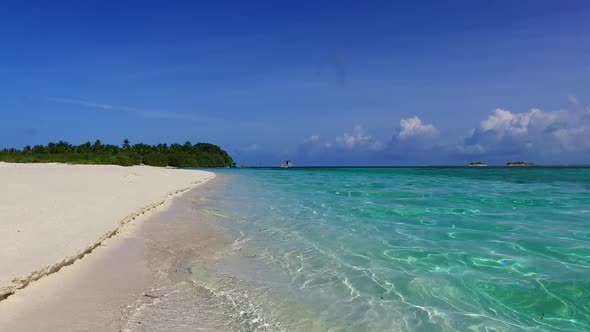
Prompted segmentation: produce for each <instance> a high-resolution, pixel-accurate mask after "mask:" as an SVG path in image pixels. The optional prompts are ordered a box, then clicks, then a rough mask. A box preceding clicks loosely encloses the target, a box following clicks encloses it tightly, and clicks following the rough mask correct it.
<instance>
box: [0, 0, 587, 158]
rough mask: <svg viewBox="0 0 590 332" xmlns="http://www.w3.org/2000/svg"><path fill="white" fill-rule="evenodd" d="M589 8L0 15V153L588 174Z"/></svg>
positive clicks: (215, 7)
mask: <svg viewBox="0 0 590 332" xmlns="http://www.w3.org/2000/svg"><path fill="white" fill-rule="evenodd" d="M588 17H590V4H588V2H587V1H445V2H442V1H432V2H429V1H420V2H417V1H416V2H413V1H412V2H409V1H408V2H407V3H399V2H396V1H368V2H361V1H354V2H353V1H333V2H331V1H314V2H295V1H292V2H287V1H272V2H259V1H256V2H245V1H239V2H225V1H218V2H211V3H210V4H203V2H194V1H192V2H189V1H187V2H174V3H173V2H172V1H161V2H153V1H137V2H133V1H126V2H125V3H124V4H122V2H109V1H84V2H57V1H56V2H38V4H34V3H33V2H29V3H28V4H26V5H25V4H21V2H16V1H14V2H10V3H9V4H3V8H2V11H1V13H0V41H1V42H2V48H1V50H2V51H1V52H0V101H1V102H2V104H1V105H0V112H1V114H2V117H1V119H2V120H0V146H1V147H22V146H24V145H32V144H39V143H46V142H48V141H50V140H53V141H56V140H67V141H69V142H70V143H75V144H79V143H82V142H85V141H88V140H89V141H93V140H95V139H97V138H99V139H101V140H102V141H104V142H108V143H116V144H120V142H122V141H123V139H124V138H129V139H130V140H131V141H132V142H145V143H159V142H168V143H171V142H184V141H187V140H190V141H192V142H199V141H205V142H211V143H215V144H219V145H221V146H222V147H223V148H225V149H226V150H228V151H229V152H230V154H231V155H232V156H234V158H235V159H236V160H237V161H238V162H239V163H243V164H247V165H258V164H265V165H276V164H279V163H280V162H281V160H283V159H293V160H294V162H295V164H296V165H344V164H346V165H409V164H420V165H421V164H463V163H465V162H468V161H472V160H482V161H487V162H490V163H504V162H506V161H508V160H514V159H518V160H521V159H526V160H532V161H536V162H539V163H559V164H561V163H590V93H589V92H590V84H589V83H590V20H589V19H588Z"/></svg>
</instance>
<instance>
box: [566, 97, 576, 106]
mask: <svg viewBox="0 0 590 332" xmlns="http://www.w3.org/2000/svg"><path fill="white" fill-rule="evenodd" d="M567 100H569V101H570V103H572V104H577V103H578V98H576V96H574V95H569V96H567Z"/></svg>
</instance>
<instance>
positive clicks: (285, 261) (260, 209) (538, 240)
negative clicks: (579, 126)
mask: <svg viewBox="0 0 590 332" xmlns="http://www.w3.org/2000/svg"><path fill="white" fill-rule="evenodd" d="M224 173H225V174H226V176H227V177H228V179H229V181H226V182H224V184H222V185H220V186H219V188H217V191H216V192H215V194H214V196H215V197H213V199H212V200H210V201H209V203H208V204H209V205H210V206H207V209H208V210H207V211H210V212H211V215H213V216H215V218H216V220H217V221H218V222H219V223H221V224H222V225H224V226H225V227H227V228H230V229H232V230H234V231H236V232H237V233H239V234H242V237H241V239H242V240H241V241H240V242H239V248H238V249H237V250H235V251H234V252H233V254H231V255H226V256H223V257H222V258H220V260H219V261H218V262H217V263H216V265H215V267H214V270H215V273H216V275H217V276H224V277H223V278H232V280H234V281H233V282H232V283H227V282H221V283H218V284H216V285H217V286H215V287H218V288H211V285H209V286H207V287H209V288H207V289H209V290H211V289H214V290H211V291H212V292H217V293H216V294H219V292H221V293H224V292H225V293H224V294H234V295H232V296H235V297H236V298H239V299H241V300H240V301H242V302H240V301H237V302H236V305H238V303H242V304H241V305H243V306H245V307H246V308H255V309H256V310H254V311H253V312H256V315H257V316H256V317H258V318H252V317H254V316H248V317H247V318H248V319H246V321H248V320H250V321H252V320H253V319H254V320H256V319H258V320H256V322H264V323H261V324H259V325H256V324H254V325H243V324H242V325H240V324H238V323H235V322H234V323H235V324H237V325H234V326H240V327H239V328H238V330H244V331H247V330H251V331H258V330H260V331H262V330H264V329H265V328H270V329H269V330H273V329H274V330H278V329H279V328H280V329H284V330H288V331H383V330H404V331H466V330H473V331H523V330H534V331H545V330H546V331H557V330H559V331H584V330H590V278H589V277H588V276H590V249H588V248H590V233H589V232H588V229H589V228H590V224H589V223H590V219H589V218H588V216H589V212H588V206H590V194H589V192H588V189H587V188H588V187H589V186H590V169H587V168H527V169H514V168H487V169H467V168H414V169H413V168H393V169H289V170H271V169H268V170H265V169H257V170H249V169H244V170H235V171H234V170H231V171H227V172H224ZM196 280H197V281H195V282H197V283H198V282H199V281H198V280H200V279H199V278H197V279H196ZM201 286H202V285H201ZM202 287H205V286H202ZM219 287H220V288H219ZM237 294H241V295H239V296H238V295H237ZM244 294H248V295H247V296H246V297H244ZM222 298H223V297H220V298H219V300H220V301H221V302H222V303H223V302H224V301H226V302H227V301H229V300H227V298H226V299H225V300H223V299H222ZM229 302H231V301H229ZM224 305H227V303H225V304H224ZM234 309H235V308H234ZM236 311H237V312H240V311H244V310H241V309H235V310H234V311H232V312H236ZM246 311H247V310H246ZM246 311H245V312H246ZM248 315H250V314H248ZM230 316H231V315H230ZM265 324H266V325H265ZM273 324H274V325H273Z"/></svg>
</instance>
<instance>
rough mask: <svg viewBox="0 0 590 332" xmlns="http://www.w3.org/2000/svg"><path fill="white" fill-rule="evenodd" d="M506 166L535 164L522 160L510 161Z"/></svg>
mask: <svg viewBox="0 0 590 332" xmlns="http://www.w3.org/2000/svg"><path fill="white" fill-rule="evenodd" d="M506 166H535V164H533V163H527V162H524V161H510V162H507V163H506Z"/></svg>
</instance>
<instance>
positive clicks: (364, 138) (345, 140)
mask: <svg viewBox="0 0 590 332" xmlns="http://www.w3.org/2000/svg"><path fill="white" fill-rule="evenodd" d="M335 144H336V145H338V146H340V147H343V148H345V149H355V148H368V149H369V150H373V151H377V150H380V149H382V148H383V143H382V142H380V141H379V140H377V139H374V138H373V137H372V136H370V135H365V132H364V130H363V127H361V126H359V125H356V126H355V127H354V129H353V133H352V134H349V133H344V134H343V135H342V136H339V137H336V140H335Z"/></svg>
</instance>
